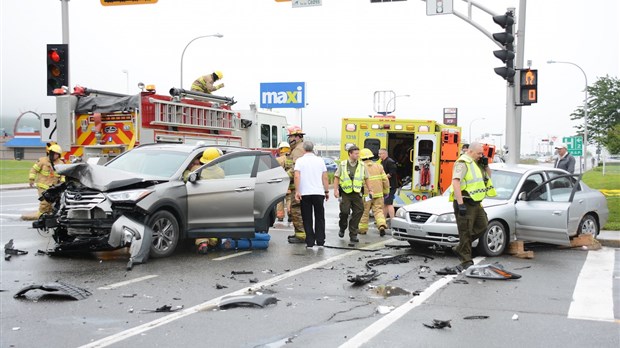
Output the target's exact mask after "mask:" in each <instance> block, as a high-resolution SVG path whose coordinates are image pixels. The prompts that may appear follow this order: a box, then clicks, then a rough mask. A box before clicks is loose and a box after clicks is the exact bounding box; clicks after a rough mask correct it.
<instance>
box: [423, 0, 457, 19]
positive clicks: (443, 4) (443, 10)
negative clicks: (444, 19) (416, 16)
mask: <svg viewBox="0 0 620 348" xmlns="http://www.w3.org/2000/svg"><path fill="white" fill-rule="evenodd" d="M452 8H453V4H452V0H426V15H427V16H434V15H443V14H450V13H452Z"/></svg>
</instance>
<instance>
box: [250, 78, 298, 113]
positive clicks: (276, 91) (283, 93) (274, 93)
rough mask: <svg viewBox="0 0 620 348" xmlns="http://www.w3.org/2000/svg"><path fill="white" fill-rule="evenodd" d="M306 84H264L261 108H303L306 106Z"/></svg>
mask: <svg viewBox="0 0 620 348" xmlns="http://www.w3.org/2000/svg"><path fill="white" fill-rule="evenodd" d="M305 98H306V83H305V82H263V83H261V84H260V107H261V108H264V109H276V108H303V107H305V105H306V99H305Z"/></svg>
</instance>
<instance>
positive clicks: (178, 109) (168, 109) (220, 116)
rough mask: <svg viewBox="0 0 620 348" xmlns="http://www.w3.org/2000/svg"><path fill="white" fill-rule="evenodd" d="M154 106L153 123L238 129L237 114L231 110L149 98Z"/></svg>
mask: <svg viewBox="0 0 620 348" xmlns="http://www.w3.org/2000/svg"><path fill="white" fill-rule="evenodd" d="M149 102H151V103H152V104H153V105H154V107H155V120H154V121H152V122H151V124H154V125H164V126H173V127H191V128H202V129H216V130H229V131H235V130H239V129H240V126H239V119H238V118H237V114H236V113H235V112H234V111H231V110H225V109H219V108H216V107H208V106H202V105H194V104H187V103H183V102H180V101H165V100H159V99H153V98H149Z"/></svg>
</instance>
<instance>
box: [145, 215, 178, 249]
mask: <svg viewBox="0 0 620 348" xmlns="http://www.w3.org/2000/svg"><path fill="white" fill-rule="evenodd" d="M148 226H149V227H150V228H151V230H153V244H151V252H150V254H149V255H150V256H151V257H152V258H155V259H157V258H162V257H167V256H170V255H171V254H172V253H173V252H174V250H175V249H176V247H177V244H178V243H179V223H178V222H177V219H176V218H175V217H174V215H173V214H172V213H170V212H169V211H166V210H160V211H158V212H156V213H155V214H153V215H151V217H150V218H149V222H148Z"/></svg>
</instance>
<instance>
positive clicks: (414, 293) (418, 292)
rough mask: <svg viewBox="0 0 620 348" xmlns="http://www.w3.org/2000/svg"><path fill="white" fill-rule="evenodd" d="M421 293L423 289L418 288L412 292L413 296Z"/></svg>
mask: <svg viewBox="0 0 620 348" xmlns="http://www.w3.org/2000/svg"><path fill="white" fill-rule="evenodd" d="M421 293H422V290H416V291H414V292H412V293H411V296H420V294H421Z"/></svg>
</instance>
